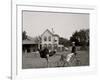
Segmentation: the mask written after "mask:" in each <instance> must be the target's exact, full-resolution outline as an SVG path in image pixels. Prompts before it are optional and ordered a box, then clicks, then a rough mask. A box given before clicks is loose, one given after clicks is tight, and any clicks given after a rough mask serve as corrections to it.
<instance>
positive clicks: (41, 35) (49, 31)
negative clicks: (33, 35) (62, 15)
mask: <svg viewBox="0 0 100 80" xmlns="http://www.w3.org/2000/svg"><path fill="white" fill-rule="evenodd" d="M46 31H48V32H49V33H50V34H51V35H53V33H52V32H51V31H50V30H48V29H46V30H45V31H44V32H43V33H42V34H41V36H42V35H43V34H44V33H45V32H46Z"/></svg>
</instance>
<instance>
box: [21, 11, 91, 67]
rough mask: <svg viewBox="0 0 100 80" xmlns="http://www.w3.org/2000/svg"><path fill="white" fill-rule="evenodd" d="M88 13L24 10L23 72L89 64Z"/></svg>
mask: <svg viewBox="0 0 100 80" xmlns="http://www.w3.org/2000/svg"><path fill="white" fill-rule="evenodd" d="M89 16H90V15H89V13H73V12H50V11H33V10H23V11H22V69H36V68H38V69H39V68H58V67H59V68H60V67H81V66H89V64H90V61H89V59H90V56H89V55H90V53H89V52H90V51H89V50H90V37H89V24H90V23H89Z"/></svg>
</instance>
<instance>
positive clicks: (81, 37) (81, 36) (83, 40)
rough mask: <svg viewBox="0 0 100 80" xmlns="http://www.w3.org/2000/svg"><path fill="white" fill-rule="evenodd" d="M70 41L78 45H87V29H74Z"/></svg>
mask: <svg viewBox="0 0 100 80" xmlns="http://www.w3.org/2000/svg"><path fill="white" fill-rule="evenodd" d="M70 41H71V42H73V41H74V42H75V43H76V45H77V46H78V45H79V46H86V45H89V29H86V30H85V29H82V30H80V31H75V32H74V33H73V34H72V36H71V37H70Z"/></svg>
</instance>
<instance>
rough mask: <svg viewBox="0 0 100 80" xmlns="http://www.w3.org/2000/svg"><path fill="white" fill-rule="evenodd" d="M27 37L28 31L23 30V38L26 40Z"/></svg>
mask: <svg viewBox="0 0 100 80" xmlns="http://www.w3.org/2000/svg"><path fill="white" fill-rule="evenodd" d="M26 39H27V35H26V31H23V33H22V40H26Z"/></svg>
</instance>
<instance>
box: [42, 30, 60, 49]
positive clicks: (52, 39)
mask: <svg viewBox="0 0 100 80" xmlns="http://www.w3.org/2000/svg"><path fill="white" fill-rule="evenodd" d="M58 45H59V36H58V35H57V34H53V33H52V32H50V31H49V30H48V29H47V30H45V31H44V33H43V34H42V35H41V46H42V48H44V47H47V48H49V49H51V50H56V49H57V48H58Z"/></svg>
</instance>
